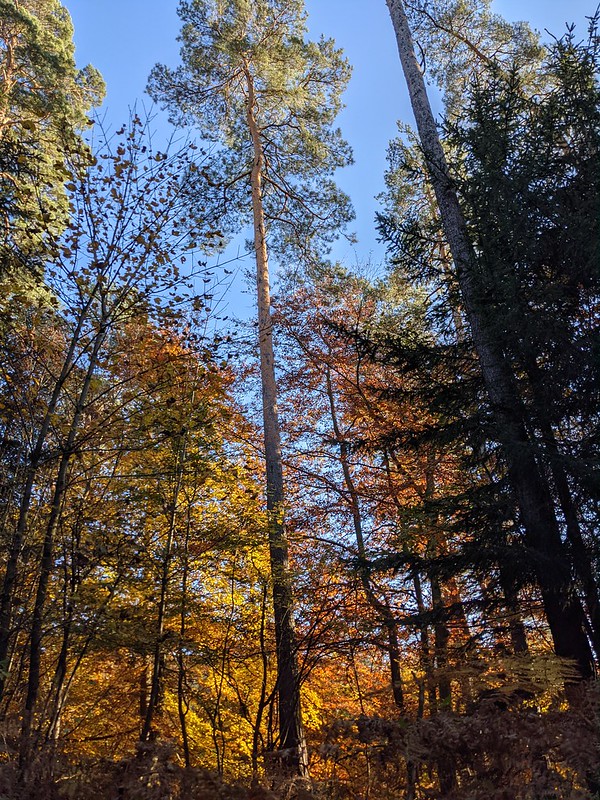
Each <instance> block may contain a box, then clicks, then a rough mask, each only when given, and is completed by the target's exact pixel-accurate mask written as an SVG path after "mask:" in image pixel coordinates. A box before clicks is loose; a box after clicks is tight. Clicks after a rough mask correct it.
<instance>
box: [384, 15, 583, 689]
mask: <svg viewBox="0 0 600 800" xmlns="http://www.w3.org/2000/svg"><path fill="white" fill-rule="evenodd" d="M387 5H388V8H389V11H390V15H391V18H392V23H393V26H394V30H395V33H396V40H397V43H398V51H399V54H400V60H401V62H402V67H403V70H404V75H405V78H406V82H407V84H408V90H409V94H410V99H411V104H412V108H413V112H414V115H415V119H416V123H417V129H418V132H419V137H420V140H421V146H422V148H423V152H424V155H425V160H426V162H427V166H428V170H429V175H430V178H431V182H432V186H433V189H434V192H435V196H436V200H437V203H438V207H439V210H440V216H441V220H442V226H443V228H444V233H445V236H446V238H447V240H448V244H449V246H450V251H451V253H452V258H453V260H454V264H455V267H456V272H457V279H458V282H459V286H460V289H461V293H462V298H463V301H464V305H465V312H466V316H467V319H468V321H469V325H470V328H471V333H472V336H473V344H474V347H475V350H476V352H477V355H478V358H479V363H480V367H481V372H482V376H483V380H484V383H485V386H486V390H487V393H488V396H489V400H490V404H491V408H492V411H493V414H494V418H495V421H496V427H497V431H498V437H499V440H500V441H501V444H502V446H503V451H504V456H505V458H506V462H507V464H508V469H509V476H510V480H511V483H512V486H513V489H514V491H515V495H516V499H517V503H518V507H519V509H520V512H521V517H522V521H523V524H524V527H525V531H526V537H527V544H528V546H529V547H530V548H531V549H532V551H533V552H534V553H535V555H536V557H537V558H536V560H537V579H538V584H539V586H540V590H541V594H542V599H543V603H544V610H545V613H546V618H547V620H548V625H549V627H550V631H551V634H552V638H553V642H554V649H555V651H556V653H557V654H558V655H559V656H563V657H566V658H570V659H573V660H574V661H575V662H576V663H577V665H578V668H579V673H580V676H581V678H583V679H585V678H589V677H591V676H592V675H593V672H594V666H593V657H592V652H591V649H590V645H589V641H588V638H587V635H586V632H585V615H584V612H583V608H582V606H581V602H580V600H579V598H578V596H577V594H576V592H575V591H574V586H573V582H572V580H571V577H570V574H569V569H568V565H567V564H566V563H565V562H566V558H565V551H564V548H563V546H562V542H561V538H560V530H559V527H558V523H557V519H556V514H555V510H554V507H553V503H552V497H551V494H550V491H549V487H548V485H547V482H546V481H545V478H544V475H543V473H542V471H541V470H540V468H539V466H538V463H537V461H536V458H535V454H534V452H533V449H532V446H531V443H530V441H529V439H528V436H527V432H526V427H525V424H524V419H523V411H522V407H521V403H520V401H519V398H518V392H517V387H516V384H515V380H514V376H513V375H512V373H511V370H510V367H509V365H508V364H507V362H506V360H505V358H504V356H503V353H502V351H501V349H500V347H499V346H498V344H497V342H495V341H494V338H493V332H492V330H491V326H490V325H489V323H488V321H487V317H486V314H485V309H482V308H481V303H480V300H479V290H478V285H477V279H476V269H475V264H476V258H475V254H474V252H473V249H472V247H471V243H470V240H469V237H468V233H467V227H466V223H465V219H464V217H463V214H462V212H461V209H460V206H459V203H458V197H457V194H456V191H455V188H454V186H453V183H452V180H451V178H450V175H449V169H448V164H447V162H446V158H445V155H444V151H443V149H442V145H441V142H440V138H439V135H438V131H437V126H436V122H435V118H434V116H433V113H432V110H431V106H430V103H429V98H428V96H427V90H426V87H425V82H424V80H423V75H422V72H421V68H420V65H419V62H418V60H417V58H416V55H415V50H414V44H413V41H412V35H411V32H410V28H409V25H408V20H407V18H406V13H405V10H404V5H403V3H402V0H387Z"/></svg>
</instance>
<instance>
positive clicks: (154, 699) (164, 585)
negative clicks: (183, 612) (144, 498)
mask: <svg viewBox="0 0 600 800" xmlns="http://www.w3.org/2000/svg"><path fill="white" fill-rule="evenodd" d="M186 444H187V440H186V433H185V432H184V433H182V434H181V438H180V439H179V442H178V445H177V453H176V461H175V484H174V486H173V496H172V498H171V503H170V506H169V519H168V528H167V539H166V542H165V551H164V556H163V563H162V569H161V575H160V596H159V601H158V613H157V618H156V639H155V642H154V653H153V657H152V677H151V679H150V695H149V697H148V705H147V707H146V716H145V718H144V724H143V726H142V731H141V734H140V741H142V742H146V741H148V739H149V738H150V733H151V731H152V723H153V721H154V714H155V712H156V709H157V708H158V705H159V701H160V695H161V691H160V689H161V674H162V671H163V669H162V667H163V658H164V656H163V639H164V632H165V617H166V611H167V600H168V596H169V584H170V580H171V555H172V549H173V537H174V536H175V523H176V516H177V505H178V503H179V492H180V490H181V483H182V480H183V465H184V463H185V453H186Z"/></svg>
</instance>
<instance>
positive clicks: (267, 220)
mask: <svg viewBox="0 0 600 800" xmlns="http://www.w3.org/2000/svg"><path fill="white" fill-rule="evenodd" d="M303 5H304V4H303V2H301V0H292V1H291V2H290V1H289V0H287V1H286V2H284V1H283V0H260V1H259V2H248V1H247V0H190V2H188V1H187V0H184V1H183V2H181V3H180V6H179V14H180V16H181V18H182V20H183V23H184V25H183V28H182V33H181V41H182V49H181V56H182V62H183V63H182V65H181V66H180V67H179V68H178V69H176V70H171V69H168V68H167V67H165V66H157V67H155V69H154V71H153V72H152V74H151V77H150V84H149V91H150V94H151V95H152V97H153V98H154V99H155V100H158V101H161V102H162V103H164V104H165V105H166V106H167V107H168V108H169V110H170V111H171V114H172V118H173V119H174V120H175V121H178V122H190V123H193V124H195V125H196V126H197V127H198V129H199V131H200V133H201V135H202V136H203V137H204V138H206V139H208V140H212V141H215V142H217V143H218V145H219V148H220V154H221V162H220V170H219V171H218V172H216V173H215V174H214V175H213V176H212V182H213V184H214V186H215V194H216V195H217V196H218V202H219V205H220V207H221V216H222V218H223V220H224V221H225V222H227V221H228V222H229V225H232V224H234V223H237V224H238V225H239V223H240V222H242V223H247V222H249V221H251V223H252V227H253V239H254V254H255V260H256V286H257V299H258V336H259V351H260V372H261V384H262V399H263V421H264V427H263V430H264V444H265V463H266V473H267V487H266V495H267V512H268V527H269V542H270V551H271V570H272V579H273V603H274V613H275V630H276V641H277V661H278V697H279V723H280V741H279V746H280V749H281V750H282V751H283V753H284V757H285V760H286V761H287V762H288V767H289V769H290V770H291V771H292V772H295V773H298V774H305V773H306V772H307V759H306V746H305V743H304V734H303V730H302V722H301V714H300V697H299V676H298V669H297V664H296V644H295V634H294V621H293V613H292V582H291V575H290V572H289V568H288V545H287V540H286V532H285V521H284V513H285V508H284V500H285V498H284V485H283V467H282V455H281V435H280V425H279V419H278V411H277V386H276V380H275V358H274V352H273V342H272V320H271V309H270V305H271V300H270V288H269V252H273V253H275V254H276V255H279V256H280V257H281V258H285V259H286V261H287V263H288V264H290V263H292V264H295V266H296V268H297V267H298V266H300V265H301V263H302V262H304V263H307V262H308V263H311V262H312V263H313V264H316V263H318V261H319V260H320V259H321V258H322V254H321V253H322V248H323V247H324V246H325V247H326V245H327V243H328V242H329V241H331V240H332V239H333V238H335V236H337V235H338V232H339V230H340V228H341V227H343V225H344V224H345V223H346V222H347V221H348V219H349V218H350V216H351V213H350V210H349V204H348V200H347V198H346V197H345V196H344V195H342V194H341V193H340V192H339V191H338V190H337V188H336V186H335V184H334V183H333V181H332V180H331V174H332V172H333V171H334V170H335V169H336V168H338V167H341V166H344V165H345V164H347V163H348V162H349V160H350V152H349V149H348V146H347V145H346V143H345V142H344V141H343V139H342V138H341V134H340V132H339V130H337V129H333V128H332V123H333V121H334V119H335V117H336V114H337V112H338V110H339V108H340V102H341V101H340V97H341V93H342V91H343V89H344V86H345V85H346V82H347V80H348V77H349V69H348V65H347V63H346V61H345V60H344V59H343V57H342V55H341V53H340V51H339V50H336V49H335V46H334V43H333V41H331V40H325V39H321V40H320V41H319V42H316V43H314V42H309V41H307V40H306V24H305V21H306V14H305V12H304V7H303ZM319 249H321V252H319Z"/></svg>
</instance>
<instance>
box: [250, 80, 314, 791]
mask: <svg viewBox="0 0 600 800" xmlns="http://www.w3.org/2000/svg"><path fill="white" fill-rule="evenodd" d="M245 75H246V81H247V84H246V85H247V106H246V114H247V124H248V129H249V132H250V136H251V138H252V147H253V154H254V160H253V164H252V173H251V191H252V214H253V228H254V254H255V258H256V291H257V301H258V342H259V353H260V378H261V385H262V407H263V435H264V445H265V466H266V473H267V519H268V529H269V530H268V535H269V554H270V562H271V577H272V581H273V611H274V617H275V644H276V651H277V695H278V705H279V747H280V750H281V751H284V752H283V753H282V762H283V763H282V765H283V767H284V768H285V769H286V770H287V771H289V772H290V774H292V775H298V776H300V777H306V776H308V751H307V747H306V740H305V737H304V727H303V724H302V712H301V705H300V678H299V674H298V666H297V655H296V635H295V626H294V615H293V596H292V578H291V575H290V570H289V559H288V543H287V535H286V529H285V518H284V512H285V508H284V500H285V497H284V484H283V462H282V457H281V432H280V425H279V414H278V409H277V384H276V380H275V357H274V351H273V322H272V318H271V296H270V287H269V258H268V249H267V233H266V224H265V214H264V206H263V194H262V192H263V189H262V184H263V172H264V166H265V159H264V152H263V147H262V142H261V135H260V129H259V125H258V122H257V119H256V110H257V106H256V97H255V93H254V83H253V78H252V74H251V72H250V70H249V68H248V67H246V68H245Z"/></svg>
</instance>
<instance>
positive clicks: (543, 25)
mask: <svg viewBox="0 0 600 800" xmlns="http://www.w3.org/2000/svg"><path fill="white" fill-rule="evenodd" d="M63 2H64V4H65V5H66V6H67V8H68V9H69V11H70V12H71V16H72V18H73V23H74V26H75V42H76V46H77V51H76V57H77V61H78V63H79V65H80V66H83V65H84V64H86V63H92V64H93V65H94V66H95V67H97V68H98V69H99V70H100V72H101V73H102V75H103V76H104V79H105V81H106V84H107V98H106V103H105V106H106V113H107V120H108V121H109V123H113V122H114V124H115V125H116V126H118V125H120V124H121V122H123V121H124V120H125V119H126V118H127V113H128V108H129V106H131V105H133V103H135V102H136V100H137V101H138V102H139V101H140V100H143V99H144V87H145V85H146V79H147V76H148V73H149V71H150V69H151V67H152V66H153V65H154V64H155V63H156V62H163V63H166V64H169V65H171V66H174V65H176V64H177V61H178V45H177V42H176V36H177V34H178V31H179V20H178V18H177V14H176V8H177V0H63ZM595 6H596V2H595V0H571V1H570V2H569V3H568V4H566V3H564V2H561V0H546V2H544V1H543V0H521V2H518V0H496V2H494V5H493V7H494V10H495V11H496V12H497V13H500V14H502V15H503V16H505V17H506V18H507V19H510V20H518V19H526V20H528V21H529V22H530V23H531V24H532V25H533V27H535V28H537V29H538V30H541V31H543V30H544V29H548V30H550V31H551V32H552V33H557V34H560V33H562V32H563V31H564V26H565V23H566V22H575V23H577V25H578V28H579V29H580V30H581V32H582V34H583V33H584V31H585V26H586V22H585V16H586V15H589V14H591V13H592V12H593V11H594V9H595ZM306 7H307V10H308V13H309V28H310V35H311V37H318V36H319V35H320V34H321V33H323V34H325V35H326V36H332V37H334V38H335V39H336V41H337V43H338V44H339V46H341V47H342V48H343V49H344V50H345V52H346V55H347V57H348V58H349V60H350V62H351V63H352V65H353V67H354V72H353V77H352V81H351V83H350V87H349V89H348V91H347V93H346V96H345V102H346V108H345V109H344V111H343V112H342V114H341V115H340V117H339V124H340V126H341V128H342V130H343V132H344V135H345V137H346V138H347V139H348V140H349V141H350V143H351V145H352V147H353V149H354V157H355V164H354V166H353V167H350V168H348V169H346V170H344V171H343V172H342V173H340V174H339V176H338V182H339V183H340V185H341V186H342V188H344V189H345V190H346V191H347V192H348V193H349V194H350V196H351V198H352V201H353V203H354V206H355V209H356V215H357V218H356V222H355V224H354V229H355V230H356V231H357V233H358V236H359V242H358V244H357V245H356V246H354V247H352V246H350V245H346V244H341V245H339V246H338V247H337V248H336V251H335V255H336V257H338V258H342V259H343V260H344V261H346V262H347V263H349V264H350V265H353V264H355V263H357V262H361V263H362V262H365V261H367V260H368V259H369V258H371V259H372V260H373V261H375V262H378V261H380V260H381V259H382V257H383V250H382V247H381V245H380V244H378V243H377V241H376V234H375V231H374V226H373V216H374V213H375V211H376V209H377V201H376V200H375V196H376V195H377V193H378V192H380V191H381V190H382V188H383V172H384V170H385V153H386V147H387V144H388V141H389V140H390V138H392V137H393V136H394V135H395V132H396V120H398V119H402V120H403V121H405V122H412V115H411V112H410V108H409V104H408V98H407V95H406V89H405V86H404V83H403V78H402V74H401V70H400V63H399V60H398V54H397V50H396V45H395V40H394V36H393V30H392V27H391V23H390V20H389V15H388V12H387V8H386V4H385V0H307V2H306ZM146 102H148V99H147V98H146Z"/></svg>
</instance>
